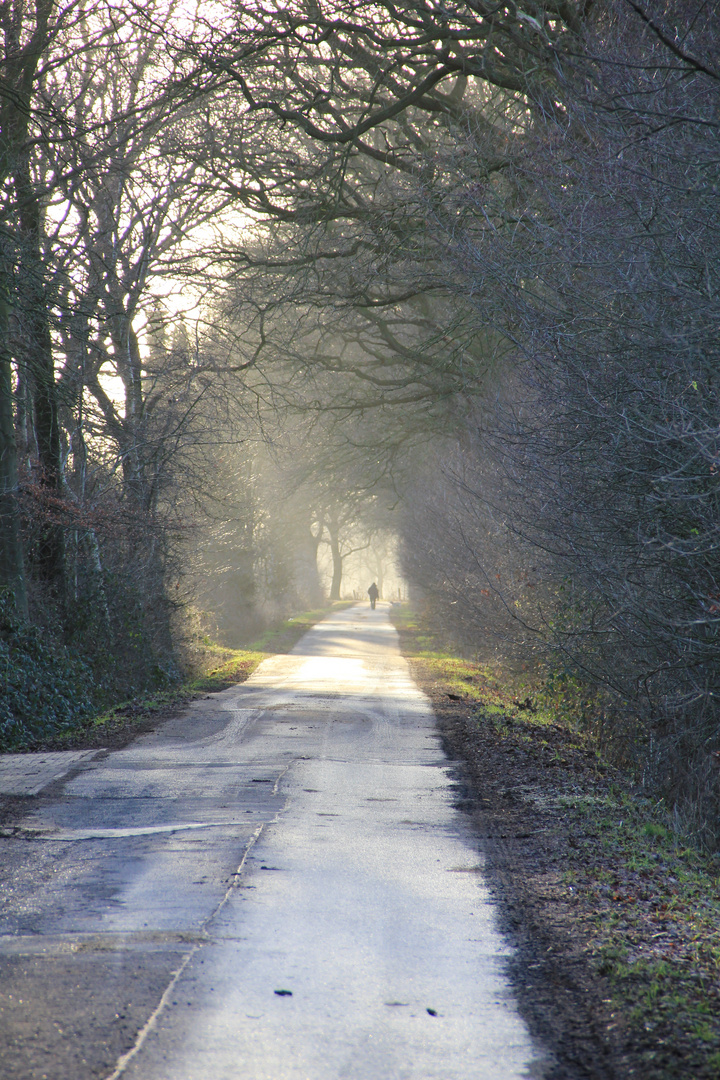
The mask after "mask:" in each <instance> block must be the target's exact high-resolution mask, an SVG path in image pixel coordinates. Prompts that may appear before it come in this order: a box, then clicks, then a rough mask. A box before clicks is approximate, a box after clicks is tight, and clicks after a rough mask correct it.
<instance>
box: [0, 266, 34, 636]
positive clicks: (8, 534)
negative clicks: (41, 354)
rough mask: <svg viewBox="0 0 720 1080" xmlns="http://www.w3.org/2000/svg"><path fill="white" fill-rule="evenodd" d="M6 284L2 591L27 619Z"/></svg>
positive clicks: (0, 471)
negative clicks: (8, 592)
mask: <svg viewBox="0 0 720 1080" xmlns="http://www.w3.org/2000/svg"><path fill="white" fill-rule="evenodd" d="M6 284H7V283H6V278H5V274H4V272H3V271H2V270H0V588H2V589H8V590H9V591H10V592H11V593H12V595H13V597H14V598H15V607H16V608H17V611H18V613H19V614H20V615H21V616H22V617H23V618H27V614H28V605H27V593H26V590H25V566H24V560H23V550H22V541H21V539H20V510H19V507H18V498H17V495H18V472H17V449H16V444H15V425H14V422H13V405H12V402H13V398H12V367H11V364H10V354H9V352H8V349H7V341H8V332H9V326H8V323H9V318H8V303H7V293H6Z"/></svg>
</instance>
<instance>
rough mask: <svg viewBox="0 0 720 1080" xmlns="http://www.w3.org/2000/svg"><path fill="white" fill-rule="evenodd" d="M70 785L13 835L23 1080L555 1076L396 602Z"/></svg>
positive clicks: (13, 1052)
mask: <svg viewBox="0 0 720 1080" xmlns="http://www.w3.org/2000/svg"><path fill="white" fill-rule="evenodd" d="M73 768H74V772H73V773H71V774H70V775H69V776H68V777H67V778H66V779H64V780H60V781H58V780H55V781H54V783H53V784H52V785H51V786H50V787H48V788H45V790H44V791H43V792H42V793H41V794H40V795H36V796H34V797H32V798H28V800H27V803H28V812H27V814H26V816H25V818H24V820H23V821H22V830H20V831H16V832H15V833H13V834H12V835H5V836H4V838H2V840H0V848H1V853H2V857H3V864H4V867H5V871H4V875H3V891H2V907H1V908H0V916H1V918H2V922H1V924H0V932H1V934H2V936H1V937H0V962H1V969H0V988H1V989H0V1006H2V1008H1V1009H0V1039H2V1044H3V1047H4V1049H3V1067H2V1075H3V1076H4V1077H6V1078H7V1080H11V1078H13V1080H14V1078H22V1080H36V1078H37V1080H41V1078H47V1080H65V1078H68V1080H69V1078H70V1077H72V1080H85V1078H86V1077H103V1078H110V1077H111V1078H112V1080H120V1078H121V1077H122V1078H123V1080H231V1078H232V1080H240V1078H242V1080H514V1078H516V1077H517V1078H519V1077H527V1076H541V1075H542V1073H543V1065H542V1056H541V1054H540V1052H539V1050H537V1049H536V1048H535V1047H533V1045H532V1044H531V1041H530V1039H529V1036H528V1034H527V1031H526V1029H525V1027H524V1025H523V1023H522V1021H521V1020H520V1018H519V1017H518V1014H517V1012H516V1009H515V1005H514V1002H513V999H512V995H511V993H510V991H509V987H508V984H507V982H506V980H505V978H504V974H503V969H504V962H505V958H506V956H507V954H508V948H507V945H506V944H505V943H504V941H503V939H502V938H501V937H500V936H499V934H498V932H497V930H496V928H495V918H494V911H493V908H492V905H491V903H490V902H489V899H488V894H487V890H486V887H485V885H484V882H483V877H482V857H481V855H480V854H479V853H478V849H477V847H476V846H475V844H474V843H473V840H472V837H471V836H470V835H469V834H468V832H467V829H466V824H465V822H464V820H463V817H462V815H461V814H460V813H459V812H458V811H457V810H455V809H454V808H453V796H454V790H453V780H452V769H451V767H450V763H448V761H447V760H446V759H445V758H444V756H443V753H442V749H441V746H440V743H439V740H438V738H437V735H436V733H435V730H434V725H433V719H432V715H431V712H430V710H429V706H428V703H427V701H426V699H425V698H424V697H423V696H422V695H421V694H420V692H419V691H418V690H417V688H416V687H415V685H414V684H413V682H412V680H411V679H410V676H409V674H408V670H407V667H406V665H405V663H404V661H403V660H402V658H401V657H400V656H399V653H398V650H397V643H396V637H395V633H394V631H393V629H392V627H391V625H390V623H389V620H388V616H387V608H383V607H378V609H377V610H376V611H374V612H371V611H370V610H369V608H367V607H366V606H356V607H353V608H350V609H347V610H345V611H343V612H339V613H336V614H334V615H332V616H331V617H330V618H329V619H327V620H325V621H324V622H322V623H320V624H319V625H317V626H316V627H315V628H314V629H313V630H312V631H311V632H310V633H309V634H307V635H306V636H305V637H304V638H303V639H302V641H301V642H300V643H299V645H298V646H297V647H296V648H295V650H294V651H293V653H292V654H291V655H290V656H278V657H274V658H272V659H270V660H267V661H266V662H265V663H264V664H263V665H262V666H261V667H260V668H259V669H258V671H257V672H256V673H255V675H254V676H253V677H252V678H251V679H250V680H249V681H248V682H247V683H244V684H243V685H242V686H239V687H235V688H233V689H231V690H228V691H225V692H223V693H222V694H217V695H213V697H212V698H211V699H208V700H205V701H201V702H196V703H195V704H194V705H193V706H192V708H191V709H190V710H189V711H188V712H187V713H186V715H184V716H182V717H180V718H178V719H177V720H173V721H170V722H169V723H166V724H165V725H163V726H162V727H161V728H160V729H159V730H158V731H157V732H155V733H153V734H151V735H148V736H144V737H142V738H139V739H137V740H136V741H135V742H134V743H133V744H132V745H131V746H129V747H128V748H126V749H125V750H122V751H118V752H115V753H112V754H108V755H99V756H98V757H96V758H94V759H92V760H88V759H83V760H82V761H74V762H73Z"/></svg>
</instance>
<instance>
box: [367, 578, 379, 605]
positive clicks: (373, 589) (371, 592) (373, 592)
mask: <svg viewBox="0 0 720 1080" xmlns="http://www.w3.org/2000/svg"><path fill="white" fill-rule="evenodd" d="M379 595H380V593H379V591H378V587H377V585H376V584H375V582H374V581H373V583H372V585H371V586H370V588H369V589H368V596H369V597H370V607H371V608H372V609H373V611H374V610H375V604H376V602H377V598H378V596H379Z"/></svg>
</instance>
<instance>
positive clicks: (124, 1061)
mask: <svg viewBox="0 0 720 1080" xmlns="http://www.w3.org/2000/svg"><path fill="white" fill-rule="evenodd" d="M288 768H289V766H288ZM283 772H287V769H285V770H283ZM281 775H282V774H281ZM279 779H280V778H278V780H279ZM264 828H265V823H263V824H262V825H261V826H260V827H259V828H258V829H256V830H255V832H254V833H253V835H252V836H251V837H250V839H249V840H248V842H247V844H246V846H245V850H244V852H243V857H242V859H241V860H240V863H239V865H238V868H237V870H236V871H235V873H234V874H233V875H232V879H231V884H230V885H229V886H228V888H227V890H226V891H225V895H224V896H223V898H222V900H221V901H220V902H219V904H217V906H216V907H215V909H214V910H213V911H211V912H210V914H209V915H208V916H207V917H206V918H205V919H203V921H202V923H201V924H200V931H199V932H200V933H202V934H205V935H206V928H207V927H208V926H209V925H210V923H211V922H212V921H213V919H215V918H216V916H217V915H218V914H219V913H220V911H221V910H222V909H223V907H224V906H225V904H226V903H227V902H228V900H229V899H230V896H231V895H232V893H233V891H234V890H235V889H236V888H237V879H238V877H239V875H240V874H241V873H242V869H243V867H244V865H245V863H246V861H247V857H248V855H249V854H250V851H251V850H252V848H253V847H254V846H255V844H256V843H257V842H258V840H259V839H260V835H261V834H262V831H263V829H264ZM209 940H210V939H209V937H208V936H207V935H206V936H204V937H203V939H202V940H201V941H197V942H196V943H195V944H193V946H192V948H191V949H190V950H189V952H188V953H187V954H186V956H184V957H183V960H182V962H181V964H180V966H179V967H178V969H177V970H176V971H175V972H173V976H172V978H171V979H170V982H169V983H168V984H167V986H166V987H165V990H164V991H163V994H162V997H161V998H160V1001H159V1002H158V1003H157V1005H156V1006H155V1008H154V1009H153V1011H152V1013H151V1014H150V1016H149V1017H148V1019H147V1020H146V1021H145V1023H144V1024H143V1026H142V1027H141V1029H140V1031H139V1032H138V1034H137V1036H136V1038H135V1042H134V1043H133V1045H132V1046H131V1047H130V1049H129V1050H128V1051H127V1052H126V1053H124V1054H123V1055H122V1056H121V1057H120V1058H118V1061H117V1064H116V1065H115V1069H114V1070H113V1072H111V1073H110V1075H109V1076H107V1077H106V1078H105V1080H120V1077H121V1076H122V1075H123V1073H124V1072H125V1070H126V1068H127V1066H128V1065H129V1064H130V1062H131V1061H132V1060H133V1058H134V1057H135V1056H136V1055H137V1054H138V1053H139V1051H140V1049H141V1048H142V1046H143V1043H144V1042H145V1040H146V1039H147V1037H148V1035H149V1034H150V1032H151V1031H152V1030H153V1028H154V1027H155V1024H156V1023H157V1021H158V1017H159V1016H160V1015H161V1013H162V1012H163V1011H164V1009H165V1007H166V1006H167V1004H168V1002H169V1001H170V999H171V997H172V993H173V991H174V989H175V987H176V986H177V984H178V982H179V981H180V979H181V978H182V975H183V973H184V972H185V970H186V968H187V966H188V964H189V963H190V961H191V960H192V958H193V957H194V956H195V954H196V953H197V952H199V951H200V949H201V948H202V947H203V945H206V944H207V942H208V941H209Z"/></svg>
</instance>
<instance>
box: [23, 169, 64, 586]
mask: <svg viewBox="0 0 720 1080" xmlns="http://www.w3.org/2000/svg"><path fill="white" fill-rule="evenodd" d="M14 181H15V190H16V194H17V201H18V210H19V219H20V230H19V239H20V289H21V294H20V296H19V297H18V314H19V316H20V319H21V323H22V330H23V334H22V336H23V339H24V348H25V353H26V355H25V362H26V363H27V366H28V368H29V370H30V372H31V373H32V376H33V383H34V387H33V389H34V398H35V400H34V413H35V436H36V438H37V446H38V457H39V461H40V470H41V471H40V484H41V486H42V488H43V489H44V491H45V492H46V494H47V496H48V507H47V510H44V512H45V515H46V521H45V522H44V524H43V528H42V530H41V533H40V541H39V543H38V546H37V553H36V556H35V560H36V565H37V568H38V571H39V573H40V576H41V577H42V578H43V579H44V580H45V581H46V582H47V584H49V585H50V586H51V587H52V588H53V590H54V591H55V592H56V594H57V595H58V596H59V597H60V598H63V597H64V591H65V590H64V579H65V536H64V531H63V528H62V525H61V524H60V523H59V522H58V521H57V520H53V518H56V516H57V514H56V511H55V509H54V507H53V503H54V502H55V500H57V501H58V503H59V501H60V500H61V499H62V495H63V484H62V451H61V444H60V423H59V417H58V402H57V386H56V384H55V363H54V357H53V348H52V338H51V335H50V325H49V319H48V307H47V296H46V281H45V273H44V266H43V259H42V251H41V230H42V220H41V212H40V204H39V200H38V197H37V192H36V190H35V187H34V185H33V182H32V177H31V175H30V165H29V162H28V160H27V157H26V156H25V155H23V157H22V159H21V161H20V162H19V163H18V165H17V168H16V169H15V172H14ZM21 305H22V306H21Z"/></svg>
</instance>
